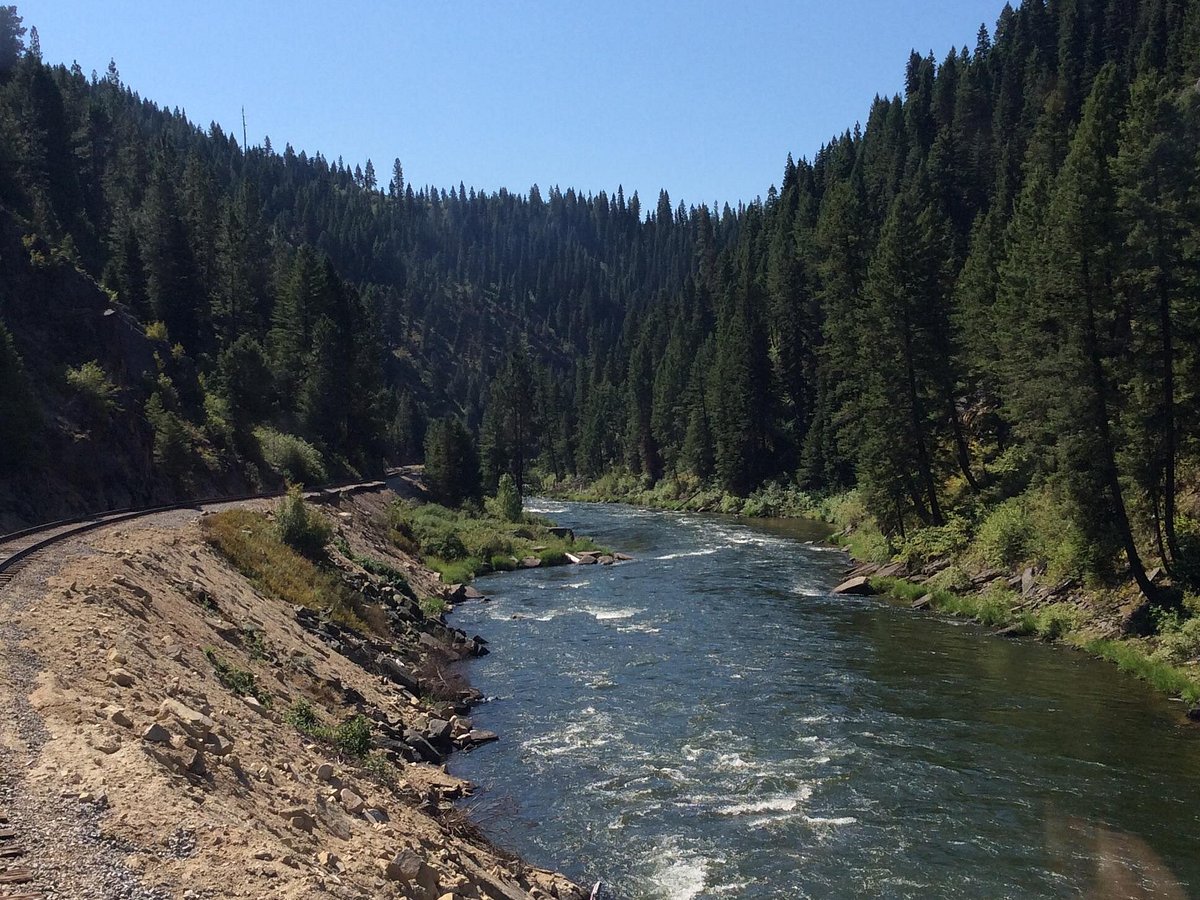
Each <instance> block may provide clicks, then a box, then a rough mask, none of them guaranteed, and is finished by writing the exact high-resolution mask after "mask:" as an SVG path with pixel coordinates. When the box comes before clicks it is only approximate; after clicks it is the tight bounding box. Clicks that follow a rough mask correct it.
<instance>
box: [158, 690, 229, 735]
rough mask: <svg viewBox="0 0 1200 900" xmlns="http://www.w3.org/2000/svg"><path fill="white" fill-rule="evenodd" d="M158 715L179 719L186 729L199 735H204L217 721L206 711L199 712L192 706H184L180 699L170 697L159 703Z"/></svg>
mask: <svg viewBox="0 0 1200 900" xmlns="http://www.w3.org/2000/svg"><path fill="white" fill-rule="evenodd" d="M158 717H159V718H160V719H162V718H167V717H172V718H174V719H176V720H178V722H179V724H180V725H182V726H183V729H184V731H187V732H188V733H189V734H193V735H196V736H199V737H203V736H204V735H206V734H208V733H209V732H210V731H212V730H213V728H215V727H216V723H214V722H213V720H212V719H210V718H209V717H208V716H206V715H204V713H202V712H197V711H196V710H194V709H192V708H191V707H190V706H184V705H183V704H182V703H180V702H179V701H178V700H172V699H170V698H167V699H166V700H164V701H163V702H162V703H161V704H159V707H158Z"/></svg>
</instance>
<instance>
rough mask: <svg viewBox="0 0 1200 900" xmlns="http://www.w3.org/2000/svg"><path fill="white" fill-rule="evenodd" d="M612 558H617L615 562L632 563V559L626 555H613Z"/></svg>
mask: <svg viewBox="0 0 1200 900" xmlns="http://www.w3.org/2000/svg"><path fill="white" fill-rule="evenodd" d="M613 556H615V557H616V558H617V562H633V557H632V556H630V555H629V554H628V553H614V554H613Z"/></svg>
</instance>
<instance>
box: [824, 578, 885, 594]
mask: <svg viewBox="0 0 1200 900" xmlns="http://www.w3.org/2000/svg"><path fill="white" fill-rule="evenodd" d="M833 593H835V594H851V595H857V596H864V597H866V596H870V595H871V594H874V593H875V589H874V588H873V587H871V582H870V581H869V580H868V578H867V576H866V575H857V576H855V577H854V578H850V579H848V580H846V581H843V582H842V583H841V584H839V585H838V586H837V587H835V588H834V589H833Z"/></svg>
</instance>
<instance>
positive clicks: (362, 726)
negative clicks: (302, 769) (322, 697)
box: [283, 700, 371, 759]
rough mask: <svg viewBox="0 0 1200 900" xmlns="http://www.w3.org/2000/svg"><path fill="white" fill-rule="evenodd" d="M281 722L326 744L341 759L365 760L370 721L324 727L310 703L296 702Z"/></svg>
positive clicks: (353, 718)
mask: <svg viewBox="0 0 1200 900" xmlns="http://www.w3.org/2000/svg"><path fill="white" fill-rule="evenodd" d="M283 719H284V721H285V722H287V723H288V724H289V725H291V726H292V727H293V728H295V729H296V730H297V731H300V732H302V733H304V734H306V735H308V736H309V737H311V738H314V739H316V740H318V741H322V742H324V743H326V744H329V745H330V746H331V747H332V748H333V749H334V750H335V751H337V754H338V756H340V757H342V758H343V759H364V758H365V757H366V756H367V755H368V754H369V753H370V752H371V720H370V719H368V718H367V717H366V716H364V715H356V716H351V717H350V718H349V719H346V720H344V721H342V722H339V723H338V724H337V725H327V724H325V723H324V722H322V720H321V717H320V716H319V715H318V714H317V711H316V709H314V708H313V705H312V704H311V703H309V702H308V701H307V700H297V701H296V702H295V703H293V704H292V705H291V706H290V707H289V708H288V711H287V712H286V713H284V716H283Z"/></svg>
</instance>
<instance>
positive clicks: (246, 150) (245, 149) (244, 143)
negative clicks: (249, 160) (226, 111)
mask: <svg viewBox="0 0 1200 900" xmlns="http://www.w3.org/2000/svg"><path fill="white" fill-rule="evenodd" d="M242 152H243V153H249V152H250V142H249V141H248V140H247V139H246V107H244V106H243V107H242Z"/></svg>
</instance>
